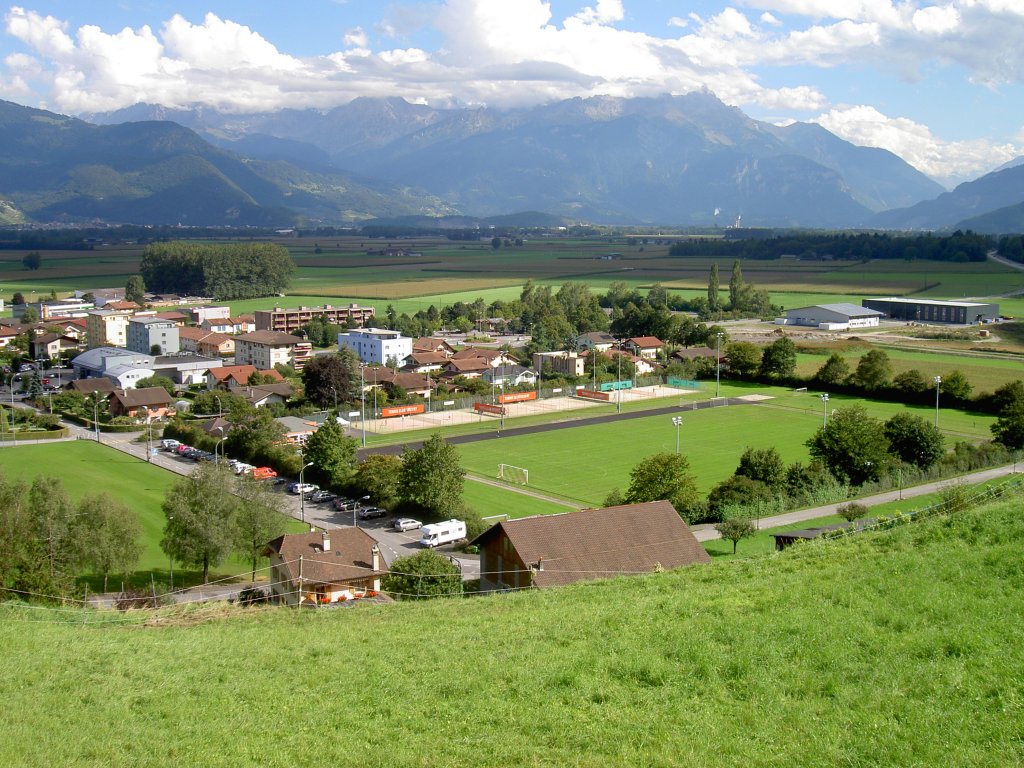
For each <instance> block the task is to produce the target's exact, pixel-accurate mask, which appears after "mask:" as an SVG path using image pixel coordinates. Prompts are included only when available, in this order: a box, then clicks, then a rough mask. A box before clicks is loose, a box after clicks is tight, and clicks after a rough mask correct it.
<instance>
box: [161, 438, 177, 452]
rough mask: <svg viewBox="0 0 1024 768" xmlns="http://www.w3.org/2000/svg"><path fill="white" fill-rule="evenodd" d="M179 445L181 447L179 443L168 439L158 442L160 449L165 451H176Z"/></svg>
mask: <svg viewBox="0 0 1024 768" xmlns="http://www.w3.org/2000/svg"><path fill="white" fill-rule="evenodd" d="M179 445H181V443H180V442H179V441H177V440H172V439H171V438H169V437H165V438H164V439H163V440H161V441H160V447H161V448H163V449H164V450H165V451H173V450H175V449H177V447H178V446H179Z"/></svg>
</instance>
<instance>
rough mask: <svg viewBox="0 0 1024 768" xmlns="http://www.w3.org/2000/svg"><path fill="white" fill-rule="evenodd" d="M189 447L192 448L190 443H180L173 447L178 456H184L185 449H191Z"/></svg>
mask: <svg viewBox="0 0 1024 768" xmlns="http://www.w3.org/2000/svg"><path fill="white" fill-rule="evenodd" d="M191 449H192V446H191V445H185V444H184V443H181V444H180V445H178V447H177V448H175V449H174V452H175V453H177V454H178V455H179V456H184V455H185V451H188V450H191Z"/></svg>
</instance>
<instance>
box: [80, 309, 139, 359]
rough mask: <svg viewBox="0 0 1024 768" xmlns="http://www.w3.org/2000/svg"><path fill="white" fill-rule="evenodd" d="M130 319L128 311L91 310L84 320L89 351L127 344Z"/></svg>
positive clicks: (130, 314) (130, 313) (130, 315)
mask: <svg viewBox="0 0 1024 768" xmlns="http://www.w3.org/2000/svg"><path fill="white" fill-rule="evenodd" d="M131 317H132V312H130V311H115V310H110V309H94V310H92V311H91V312H90V313H89V314H88V315H86V318H85V320H86V333H87V334H88V335H89V345H88V346H89V349H98V348H99V347H123V346H125V345H126V344H127V343H128V320H130V319H131ZM148 351H149V350H146V352H148Z"/></svg>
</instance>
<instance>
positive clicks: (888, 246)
mask: <svg viewBox="0 0 1024 768" xmlns="http://www.w3.org/2000/svg"><path fill="white" fill-rule="evenodd" d="M995 247H996V242H995V240H994V239H993V238H991V237H989V236H987V235H979V234H977V233H975V232H971V231H970V230H968V231H966V232H961V231H960V230H957V231H956V232H954V233H953V234H951V235H931V234H922V235H913V236H906V235H890V234H884V233H877V232H876V233H873V234H866V233H860V234H853V235H851V234H838V235H825V234H811V233H807V234H791V235H780V236H776V237H768V238H744V239H721V240H708V239H700V240H681V241H679V242H677V243H674V244H673V245H672V247H671V248H669V255H670V256H677V257H697V258H739V259H779V258H782V257H783V256H796V257H797V258H801V259H824V258H832V259H843V260H852V261H867V260H870V259H903V260H906V261H914V260H917V259H921V260H925V261H953V262H968V261H985V259H986V256H987V254H988V252H989V251H990V250H992V249H993V248H995Z"/></svg>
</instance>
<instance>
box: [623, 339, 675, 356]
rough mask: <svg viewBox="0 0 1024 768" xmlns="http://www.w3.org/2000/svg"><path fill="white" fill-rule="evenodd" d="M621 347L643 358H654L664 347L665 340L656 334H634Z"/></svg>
mask: <svg viewBox="0 0 1024 768" xmlns="http://www.w3.org/2000/svg"><path fill="white" fill-rule="evenodd" d="M622 347H623V349H627V350H629V351H630V352H632V353H633V354H634V355H637V356H638V357H642V358H644V360H654V359H655V358H656V357H657V356H658V355H659V354H660V353H661V350H662V349H664V348H665V342H663V341H662V340H661V339H659V338H658V337H657V336H635V337H633V338H632V339H627V340H626V341H625V342H624V343H623V345H622Z"/></svg>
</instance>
